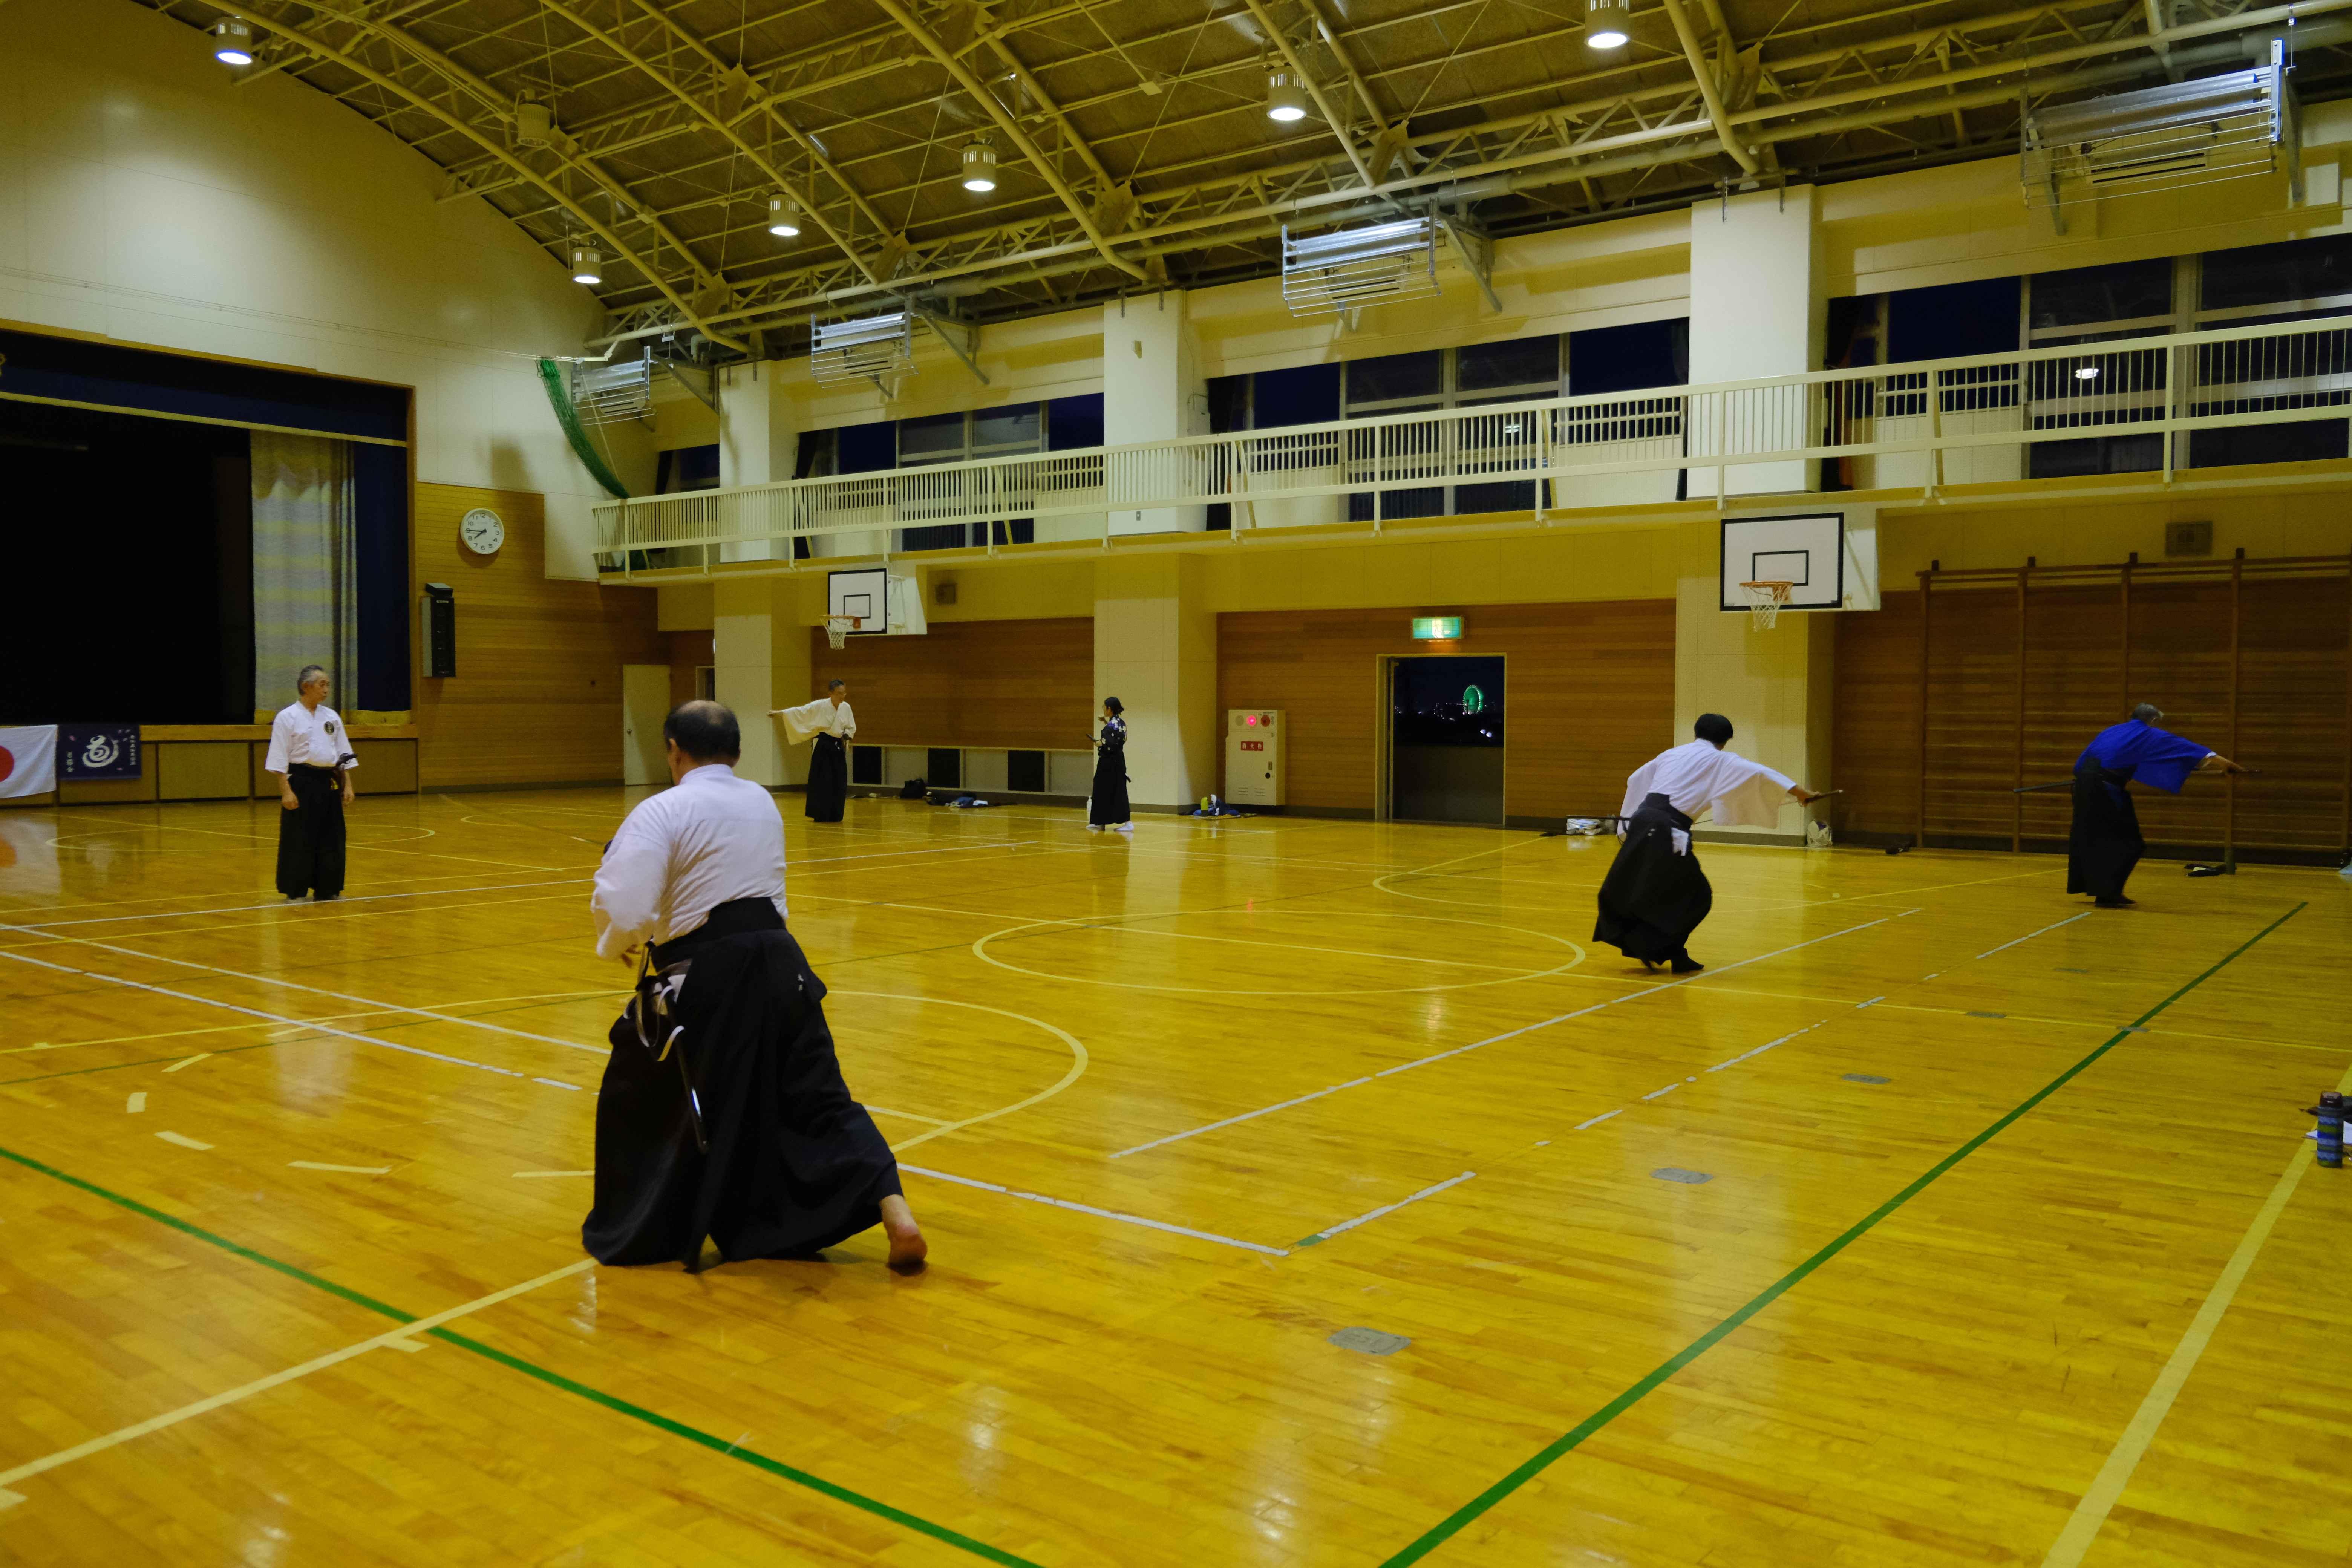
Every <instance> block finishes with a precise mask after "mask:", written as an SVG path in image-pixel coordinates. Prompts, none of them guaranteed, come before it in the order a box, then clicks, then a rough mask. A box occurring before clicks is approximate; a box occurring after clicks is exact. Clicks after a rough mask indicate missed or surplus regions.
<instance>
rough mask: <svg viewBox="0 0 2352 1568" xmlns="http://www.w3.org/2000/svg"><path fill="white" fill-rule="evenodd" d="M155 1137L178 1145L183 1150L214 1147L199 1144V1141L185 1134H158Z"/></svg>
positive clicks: (202, 1143) (203, 1143)
mask: <svg viewBox="0 0 2352 1568" xmlns="http://www.w3.org/2000/svg"><path fill="white" fill-rule="evenodd" d="M155 1136H156V1137H158V1138H161V1139H162V1140H163V1142H166V1143H177V1144H178V1145H179V1146H180V1147H181V1148H183V1149H210V1148H211V1147H212V1145H211V1144H209V1143H205V1142H198V1141H197V1140H195V1139H194V1138H191V1137H189V1136H188V1135H187V1134H186V1133H184V1132H158V1133H156V1134H155Z"/></svg>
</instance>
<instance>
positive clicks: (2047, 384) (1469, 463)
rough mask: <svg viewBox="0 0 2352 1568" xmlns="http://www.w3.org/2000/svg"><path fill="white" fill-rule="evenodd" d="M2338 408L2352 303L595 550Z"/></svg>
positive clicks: (691, 526) (871, 488) (1000, 487)
mask: <svg viewBox="0 0 2352 1568" xmlns="http://www.w3.org/2000/svg"><path fill="white" fill-rule="evenodd" d="M2331 411H2332V412H2331ZM2346 417H2352V314H2347V315H2337V316H2327V317H2320V318H2313V319H2305V320H2300V321H2289V322H2283V323H2271V324H2263V325H2255V326H2242V327H2227V328H2221V329H2216V330H2213V331H2196V332H2179V333H2174V334H2170V335H2166V336H2158V337H2129V338H2118V339H2114V340H2108V341H2101V342H2078V343H2070V344H2066V345H2063V346H2060V347H2054V348H2039V349H2023V350H2020V351H2018V352H2016V353H2006V354H1986V355H1978V356H1975V357H1971V358H1963V359H1947V360H1933V361H1923V362H1917V363H1907V364H1895V365H1870V366H1864V367H1862V368H1859V369H1853V370H1832V371H1818V372H1815V373H1813V374H1807V375H1790V376H1779V377H1772V378H1769V379H1764V380H1758V381H1741V382H1726V383H1720V384H1713V385H1694V386H1668V387H1651V388H1646V389H1643V390H1641V391H1638V392H1623V393H1604V394H1598V395H1587V396H1582V397H1561V398H1548V399H1543V400H1539V401H1535V402H1528V403H1514V404H1500V405H1486V406H1483V407H1476V408H1455V409H1445V410H1442V411H1438V412H1433V413H1423V414H1396V415H1389V416H1382V417H1378V418H1370V419H1350V420H1344V421H1340V422H1338V423H1334V424H1328V425H1306V426H1289V427H1287V428H1283V429H1276V430H1250V431H1241V432H1237V433H1234V434H1232V435H1224V436H1194V437H1184V438H1181V439H1178V440H1172V441H1154V442H1146V443H1139V444H1137V445H1133V446H1123V447H1093V448H1089V449H1087V450H1084V451H1072V452H1054V453H1041V454H1036V455H1024V456H1019V457H1006V458H982V459H978V460H975V461H971V462H962V463H940V464H933V465H929V466H926V467H922V468H898V469H893V470H888V471H885V472H880V473H869V474H850V475H843V476H839V477H835V478H824V479H785V480H780V481H778V482H776V483H773V484H766V485H749V486H744V487H741V488H739V489H723V490H704V491H701V492H698V493H696V494H692V495H676V496H653V497H647V498H645V499H643V500H626V501H616V502H614V503H611V504H608V505H605V506H600V507H598V508H597V509H596V522H597V548H598V550H599V552H601V553H602V554H603V555H604V559H605V561H606V563H608V565H609V566H610V567H611V568H614V569H620V570H630V569H634V568H643V567H647V566H651V565H655V564H662V565H687V566H702V567H706V568H707V567H708V566H709V564H711V563H713V562H715V561H720V560H732V559H743V558H746V557H749V556H764V555H767V554H768V553H769V551H768V550H767V549H765V548H762V547H764V546H769V545H772V544H776V543H780V542H789V541H794V540H803V539H805V540H811V541H814V540H820V539H833V540H839V541H842V542H843V543H842V547H841V548H840V549H838V550H836V551H832V552H828V553H884V552H890V551H891V550H892V549H893V548H894V545H893V540H894V535H893V533H892V532H891V531H893V530H897V529H900V528H932V527H937V526H939V525H940V524H947V523H966V524H990V523H1001V522H1006V521H1012V520H1017V519H1027V520H1034V522H1035V523H1036V524H1037V525H1038V526H1037V536H1038V537H1039V538H1040V539H1045V538H1060V539H1064V540H1087V539H1094V538H1100V539H1104V540H1108V539H1109V538H1111V537H1113V536H1115V535H1118V534H1122V533H1126V532H1129V531H1134V530H1133V514H1135V513H1138V512H1142V513H1145V514H1150V513H1152V512H1155V511H1165V510H1169V509H1179V508H1187V507H1197V506H1203V505H1213V504H1223V505H1226V506H1229V507H1230V508H1232V521H1233V527H1234V529H1235V530H1236V531H1244V530H1248V529H1252V528H1276V527H1284V528H1292V527H1305V526H1315V525H1318V524H1332V525H1344V524H1349V523H1353V524H1356V525H1358V526H1360V525H1361V524H1363V523H1364V522H1365V521H1370V523H1371V524H1372V525H1373V526H1374V527H1375V528H1378V527H1379V526H1381V523H1383V522H1384V521H1392V520H1394V519H1396V518H1398V517H1400V516H1426V515H1432V514H1433V511H1453V512H1487V511H1533V512H1534V513H1536V514H1537V515H1538V516H1541V515H1544V514H1546V513H1547V512H1549V511H1555V510H1589V509H1594V508H1609V507H1615V506H1623V505H1628V504H1639V503H1641V502H1644V501H1660V500H1675V498H1676V494H1677V491H1678V489H1679V490H1680V492H1681V493H1683V494H1685V495H1687V496H1690V497H1709V496H1720V495H1723V494H1725V493H1727V491H1728V492H1747V493H1769V492H1772V491H1789V490H1801V489H1808V488H1810V486H1811V482H1812V480H1811V477H1810V476H1811V474H1812V473H1814V472H1817V470H1812V469H1809V468H1806V467H1804V465H1808V464H1815V463H1820V462H1822V461H1823V460H1827V459H1851V460H1852V461H1851V473H1850V476H1849V478H1850V482H1851V488H1853V489H1920V490H1922V491H1923V492H1926V493H1929V494H1932V493H1935V492H1936V491H1937V490H1939V489H1942V488H1944V487H1945V486H1948V485H1956V484H1969V483H1985V482H1998V481H2000V480H2004V479H2024V478H2028V477H2032V470H2033V468H2034V463H2033V459H2032V455H2031V454H2032V452H2033V450H2034V449H2035V448H2037V447H2042V446H2043V445H2044V444H2047V443H2053V442H2065V441H2074V442H2080V441H2083V440H2084V439H2085V438H2094V439H2095V438H2099V437H2140V438H2142V441H2143V443H2144V444H2143V445H2142V446H2141V447H2135V448H2134V449H2133V455H2132V456H2131V457H2129V458H2126V459H2125V460H2123V461H2121V462H2120V463H2119V464H2114V463H2111V464H2109V465H2108V466H2109V468H2115V467H2122V468H2140V469H2147V470H2149V471H2152V472H2160V473H2161V475H2162V478H2163V479H2164V480H2165V481H2167V482H2169V481H2170V479H2172V475H2173V471H2174V469H2175V468H2185V467H2189V466H2191V465H2192V463H2193V461H2194V454H2192V453H2191V452H2190V450H2189V443H2188V441H2187V440H2185V439H2184V437H2185V436H2186V435H2187V434H2188V433H2192V432H2196V431H2205V430H2221V429H2228V428H2231V427H2234V426H2252V425H2272V424H2284V423H2300V422H2304V421H2309V420H2313V419H2335V420H2341V419H2344V418H2346ZM2336 451H2337V452H2338V453H2339V455H2340V452H2341V448H2340V447H2337V448H2336ZM1772 466H1780V467H1778V468H1777V469H1776V468H1774V467H1772ZM2070 467H2071V465H2070ZM1758 469H1764V470H1765V471H1764V472H1763V473H1760V474H1759V473H1757V472H1756V471H1755V470H1758ZM1678 476H1686V478H1678ZM1447 489H1451V491H1452V500H1451V504H1450V505H1449V504H1445V503H1444V502H1442V501H1441V502H1435V503H1433V500H1432V499H1431V498H1432V496H1433V494H1434V495H1438V496H1441V497H1442V496H1443V495H1444V492H1445V491H1446V490H1447ZM1498 502H1499V503H1503V504H1496V503H1498ZM1121 514H1127V515H1128V518H1129V527H1127V528H1122V527H1121V526H1120V525H1119V520H1120V517H1121ZM877 536H878V542H877ZM991 536H992V534H991V533H990V532H989V531H983V534H982V537H983V538H985V537H991ZM647 552H666V553H665V554H663V555H659V556H655V555H650V554H648V553H647ZM778 553H781V554H782V556H784V557H787V558H789V557H790V556H791V554H792V553H793V552H792V550H791V549H790V548H789V546H787V547H786V548H784V549H783V550H782V551H781V552H778Z"/></svg>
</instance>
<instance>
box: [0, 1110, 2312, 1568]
mask: <svg viewBox="0 0 2352 1568" xmlns="http://www.w3.org/2000/svg"><path fill="white" fill-rule="evenodd" d="M2336 1088H2338V1089H2352V1072H2347V1073H2346V1074H2345V1075H2344V1078H2343V1080H2342V1081H2341V1082H2339V1083H2338V1084H2337V1085H2336ZM2306 1136H2307V1135H2306ZM2314 1163H2315V1161H2314V1160H2313V1159H2312V1158H2311V1156H2310V1155H2308V1154H2306V1153H2305V1152H2303V1149H2302V1148H2301V1147H2300V1145H2299V1144H2298V1146H2297V1148H2296V1149H2295V1151H2294V1153H2293V1154H2292V1155H2290V1156H2289V1157H2288V1159H2287V1163H2286V1171H2285V1173H2284V1174H2283V1175H2281V1176H2280V1177H2279V1179H2278V1181H2277V1183H2276V1184H2274V1185H2273V1186H2272V1188H2271V1193H2270V1196H2269V1197H2267V1198H2265V1199H2263V1206H2262V1207H2261V1209H2259V1210H2258V1211H2256V1213H2255V1215H2254V1218H2253V1223H2252V1224H2251V1225H2249V1226H2246V1234H2245V1235H2244V1236H2242V1237H2239V1238H2238V1247H2237V1250H2236V1251H2234V1252H2232V1253H2231V1254H2230V1261H2229V1262H2228V1263H2226V1264H2224V1265H2222V1268H2221V1275H2220V1277H2219V1278H2218V1279H2215V1280H2214V1281H2213V1288H2212V1289H2210V1290H2209V1291H2207V1292H2206V1294H2205V1300H2204V1304H2203V1305H2201V1306H2200V1307H2199V1308H2198V1309H2197V1316H2196V1317H2194V1318H2193V1319H2191V1320H2189V1328H2188V1330H2187V1331H2185V1332H2183V1333H2182V1334H2181V1336H2180V1342H2179V1344H2178V1345H2175V1346H2174V1347H2173V1350H2172V1355H2171V1357H2170V1358H2169V1359H2168V1360H2167V1361H2166V1362H2165V1363H2164V1370H2163V1371H2161V1372H2159V1373H2157V1374H2156V1383H2155V1384H2154V1385H2153V1386H2151V1387H2150V1388H2149V1389H2148V1391H2147V1397H2146V1398H2145V1399H2142V1400H2141V1401H2140V1403H2139V1408H2138V1409H2137V1410H2136V1411H2134V1412H2133V1413H2132V1418H2131V1419H2130V1420H2129V1421H2127V1422H2126V1423H2125V1424H2124V1429H2123V1434H2122V1436H2118V1437H2117V1438H2116V1446H2115V1447H2114V1448H2113V1449H2112V1450H2111V1451H2110V1452H2109V1453H2108V1455H2107V1462H2106V1463H2105V1464H2104V1465H2102V1466H2100V1467H2099V1473H2098V1476H2097V1477H2096V1478H2095V1479H2094V1480H2093V1481H2092V1482H2091V1487H2090V1489H2089V1490H2088V1491H2086V1492H2084V1494H2083V1500H2082V1501H2081V1502H2079V1503H2076V1504H2075V1505H2074V1515H2073V1517H2072V1518H2070V1519H2068V1520H2067V1521H2066V1528H2065V1529H2063V1530H2062V1531H2059V1532H2058V1539H2057V1540H2056V1541H2054V1542H2051V1545H2050V1551H2049V1552H2048V1554H2047V1555H2045V1556H2044V1557H2043V1558H2042V1568H2074V1565H2075V1564H2076V1563H2080V1562H2082V1561H2083V1556H2084V1553H2085V1552H2089V1551H2090V1549H2091V1545H2092V1542H2095V1541H2096V1540H2097V1539H2098V1538H2099V1530H2100V1527H2101V1526H2103V1525H2105V1523H2106V1521H2107V1515H2108V1514H2109V1513H2110V1512H2111V1511H2112V1510H2114V1508H2115V1506H2116V1503H2117V1502H2118V1501H2120V1500H2122V1498H2123V1495H2124V1489H2125V1488H2126V1487H2127V1486H2129V1485H2130V1484H2131V1479H2132V1472H2133V1471H2134V1470H2135V1469H2137V1468H2139V1462H2140V1459H2141V1458H2142V1457H2143V1456H2145V1455H2146V1454H2147V1450H2148V1447H2149V1446H2150V1445H2151V1444H2153V1443H2154V1442H2155V1441H2156V1434H2157V1429H2158V1427H2160V1426H2163V1425H2164V1418H2165V1416H2166V1415H2169V1414H2170V1413H2171V1410H2172V1402H2173V1401H2174V1400H2176V1399H2178V1398H2179V1396H2180V1391H2181V1390H2182V1389H2183V1388H2185V1387H2187V1386H2188V1384H2189V1374H2190V1373H2194V1372H2195V1371H2196V1370H2197V1363H2198V1359H2199V1358H2200V1357H2201V1356H2202V1355H2204V1353H2205V1347H2206V1346H2207V1345H2209V1344H2210V1343H2211V1342H2212V1340H2213V1331H2215V1330H2216V1329H2218V1328H2220V1327H2221V1319H2222V1316H2223V1315H2224V1314H2225V1313H2227V1312H2228V1311H2229V1310H2230V1304H2231V1302H2232V1301H2233V1300H2236V1299H2237V1295H2238V1287H2239V1286H2240V1285H2242V1284H2243V1283H2244V1282H2245V1279H2246V1275H2247V1273H2248V1272H2249V1271H2251V1270H2252V1268H2253V1266H2254V1258H2255V1256H2256V1255H2257V1254H2258V1253H2260V1252H2261V1251H2262V1249H2263V1243H2264V1242H2266V1241H2268V1240H2269V1239H2270V1237H2271V1227H2272V1226H2275V1225H2276V1224H2277V1223H2278V1217H2279V1215H2282V1214H2284V1212H2286V1205H2287V1202H2288V1200H2289V1199H2291V1198H2293V1197H2294V1189H2295V1188H2296V1186H2297V1185H2298V1184H2301V1183H2302V1181H2303V1174H2304V1173H2305V1171H2308V1170H2310V1169H2311V1168H2312V1166H2313V1165H2314ZM5 1479H6V1478H5V1477H0V1480H5Z"/></svg>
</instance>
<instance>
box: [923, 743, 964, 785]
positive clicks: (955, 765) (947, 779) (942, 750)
mask: <svg viewBox="0 0 2352 1568" xmlns="http://www.w3.org/2000/svg"><path fill="white" fill-rule="evenodd" d="M927 749H928V750H929V752H930V755H929V756H928V757H926V758H925V759H924V760H923V762H924V773H923V782H924V783H925V784H929V785H930V786H931V787H932V788H933V789H961V788H962V787H963V753H962V752H959V751H957V750H956V749H955V748H953V747H951V746H931V747H929V748H927Z"/></svg>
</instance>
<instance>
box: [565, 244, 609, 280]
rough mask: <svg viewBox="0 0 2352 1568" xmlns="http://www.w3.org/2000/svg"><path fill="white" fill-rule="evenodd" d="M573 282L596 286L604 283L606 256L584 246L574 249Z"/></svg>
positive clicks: (576, 246) (577, 246) (574, 247)
mask: <svg viewBox="0 0 2352 1568" xmlns="http://www.w3.org/2000/svg"><path fill="white" fill-rule="evenodd" d="M572 281H573V282H574V283H586V284H589V285H592V286H593V285H595V284H598V283H602V282H603V281H604V253H603V252H602V251H598V250H592V249H590V248H589V247H586V246H584V245H575V246H573V247H572Z"/></svg>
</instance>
